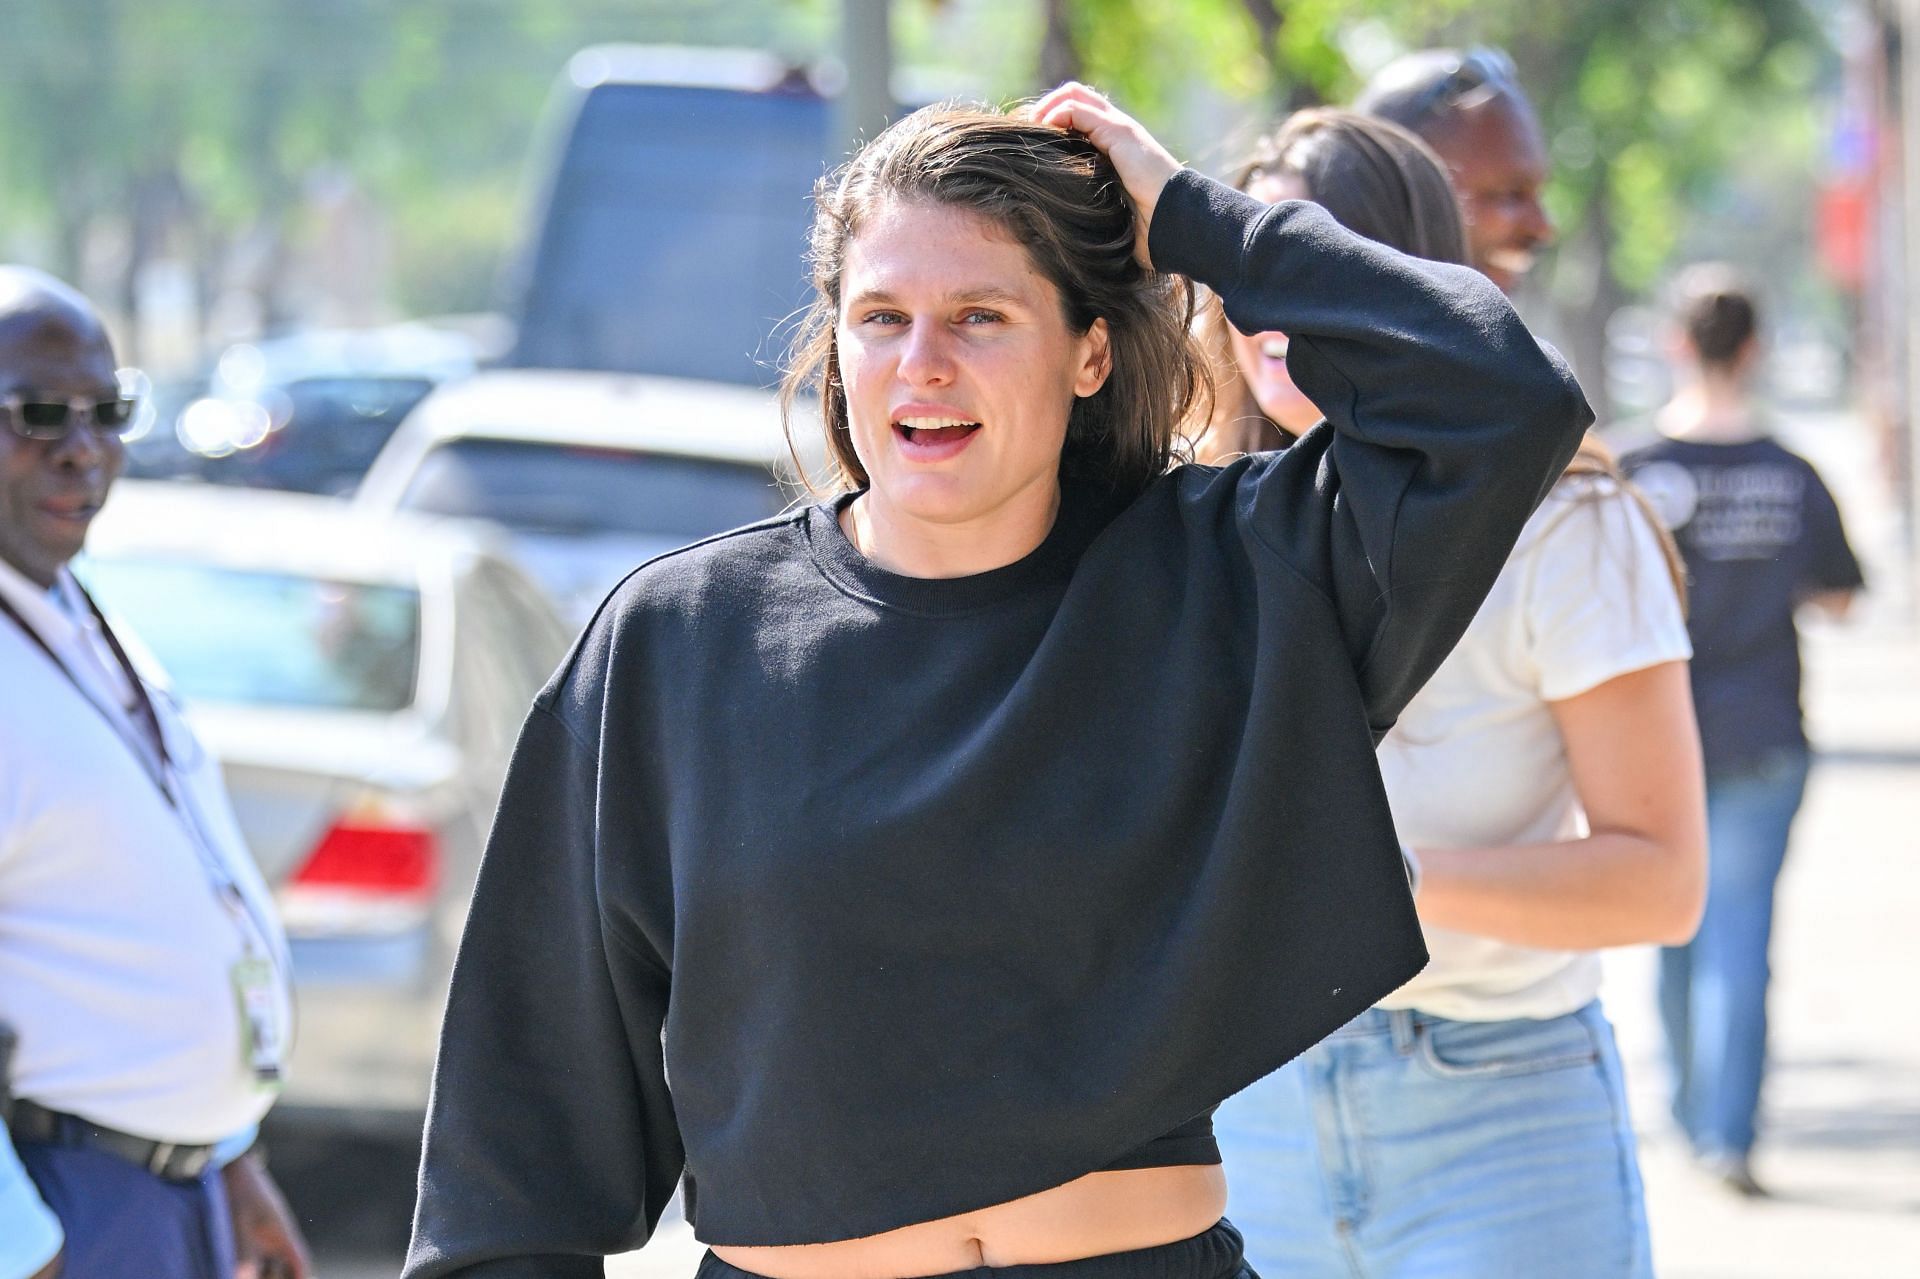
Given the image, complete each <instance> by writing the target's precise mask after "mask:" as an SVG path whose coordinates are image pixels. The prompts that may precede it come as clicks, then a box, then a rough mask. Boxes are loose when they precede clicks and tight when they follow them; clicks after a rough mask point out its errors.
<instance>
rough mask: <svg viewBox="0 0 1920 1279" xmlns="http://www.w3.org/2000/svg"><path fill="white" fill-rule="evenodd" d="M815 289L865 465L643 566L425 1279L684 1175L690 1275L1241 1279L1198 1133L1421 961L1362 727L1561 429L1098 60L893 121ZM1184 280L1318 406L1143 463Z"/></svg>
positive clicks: (584, 644)
mask: <svg viewBox="0 0 1920 1279" xmlns="http://www.w3.org/2000/svg"><path fill="white" fill-rule="evenodd" d="M1136 228H1143V229H1144V232H1145V233H1144V234H1140V233H1138V232H1137V230H1136ZM1149 250H1150V253H1149ZM1149 258H1150V261H1151V264H1152V266H1151V269H1149V268H1148V266H1147V265H1146V264H1147V263H1148V261H1149ZM814 273H815V282H816V285H817V286H818V288H819V301H818V302H817V304H816V307H815V310H814V313H813V315H812V317H811V323H810V326H809V328H808V330H807V332H806V334H804V335H803V339H804V340H803V349H802V353H801V360H800V365H799V373H798V375H797V376H799V377H801V378H803V379H804V378H806V377H808V376H811V377H812V378H813V379H814V382H815V385H817V386H818V388H819V389H820V392H821V405H822V411H823V415H824V417H825V421H826V428H827V430H828V444H829V451H830V454H831V456H832V457H833V459H834V462H835V464H836V467H837V469H838V471H839V473H840V479H841V480H842V482H843V483H842V488H843V491H842V492H840V493H839V495H838V496H836V497H834V498H832V499H831V500H829V501H826V502H823V503H821V504H819V505H815V506H811V507H807V508H805V509H801V510H796V511H794V512H793V513H791V514H789V515H786V516H783V517H780V518H777V519H774V520H770V521H767V522H764V523H762V524H758V525H755V526H753V527H750V528H746V529H741V530H738V531H736V532H733V533H728V534H725V535H722V536H720V537H717V538H713V539H710V540H708V541H706V542H703V543H700V544H698V545H696V546H692V547H689V548H687V549H685V550H682V551H678V552H675V553H673V554H670V555H666V556H663V557H661V558H659V559H657V560H654V561H652V562H651V563H649V564H646V565H644V566H642V567H641V568H640V569H638V570H637V571H636V572H635V573H634V574H633V575H632V576H630V577H629V578H628V579H627V580H626V582H625V583H623V584H622V585H621V586H620V587H619V588H618V589H617V590H616V591H615V592H614V594H613V595H612V597H611V598H610V599H609V600H608V601H607V603H606V604H605V605H604V606H603V607H602V609H601V610H600V612H599V614H598V616H596V618H595V619H594V621H593V622H592V623H591V625H589V627H588V628H587V631H586V634H585V635H584V636H583V637H582V639H581V641H580V643H579V646H578V647H577V648H576V650H575V651H574V653H573V655H572V656H571V658H569V660H568V661H567V663H566V664H565V666H564V667H563V668H562V669H561V671H560V672H559V673H558V674H557V675H556V676H555V678H554V680H553V682H552V683H551V684H550V685H549V686H548V687H547V689H546V690H545V691H544V692H543V693H542V694H541V695H540V697H539V699H538V700H537V702H536V703H535V706H534V709H533V712H532V714H531V716H530V717H529V719H528V721H527V725H526V728H525V730H524V733H523V734H522V737H521V740H520V744H519V747H518V750H517V751H516V753H515V756H514V761H513V766H512V769H511V771H510V774H509V777H508V781H507V785H506V790H505V793H504V794H503V796H502V798H501V803H500V811H499V815H498V818H497V820H496V823H495V827H494V831H493V837H492V840H491V843H490V845H489V847H488V851H487V856H486V860H485V863H484V865H483V867H482V870H481V874H480V880H479V886H478V889H477V891H476V894H475V898H474V902H473V908H472V914H471V917H470V919H469V921H468V925H467V932H466V937H465V940H464V941H463V943H462V946H461V952H460V958H459V963H458V965H457V967H456V970H455V976H454V984H453V992H452V997H451V1001H450V1004H449V1007H448V1010H447V1020H446V1025H445V1029H444V1037H443V1042H442V1046H441V1052H440V1060H439V1065H438V1068H437V1076H436V1080H435V1087H434V1094H433V1102H432V1109H431V1114H430V1117H429V1123H428V1129H427V1141H426V1153H425V1159H424V1163H423V1167H422V1173H421V1183H420V1195H421V1198H420V1204H419V1211H418V1218H417V1221H416V1224H415V1237H414V1243H413V1250H412V1254H411V1257H410V1259H409V1265H408V1270H407V1275H408V1276H409V1277H410V1279H427V1277H429V1276H446V1275H462V1276H490V1277H492V1276H529V1277H531V1276H572V1275H590V1274H598V1273H600V1262H599V1258H600V1257H602V1256H604V1255H606V1254H610V1253H615V1252H620V1251H624V1250H627V1249H631V1248H635V1247H638V1246H639V1245H640V1244H641V1243H642V1242H643V1241H644V1240H645V1239H646V1238H647V1236H648V1235H649V1233H650V1232H651V1230H652V1228H653V1225H654V1223H655V1222H656V1221H657V1219H658V1218H659V1215H660V1213H661V1211H662V1210H663V1209H664V1208H665V1206H666V1204H667V1201H668V1200H669V1198H670V1197H671V1196H672V1194H673V1191H674V1187H675V1185H676V1183H677V1182H678V1181H679V1180H680V1178H681V1176H682V1174H683V1172H684V1173H685V1175H686V1177H687V1180H688V1182H689V1184H690V1188H691V1189H692V1190H693V1191H695V1192H697V1193H693V1194H690V1195H689V1198H690V1200H691V1201H692V1205H693V1210H692V1214H691V1215H692V1218H693V1223H694V1227H695V1231H696V1233H697V1234H698V1236H699V1238H700V1239H702V1240H703V1241H705V1242H706V1243H708V1244H709V1245H710V1246H712V1247H713V1248H714V1250H715V1252H714V1253H710V1254H709V1255H708V1258H707V1261H706V1263H705V1264H704V1265H703V1268H702V1274H703V1275H706V1276H739V1275H741V1274H743V1273H745V1274H764V1275H772V1276H776V1279H828V1277H829V1276H831V1277H833V1279H902V1277H903V1276H909V1275H929V1274H940V1273H976V1272H978V1271H981V1270H982V1268H984V1270H985V1272H987V1273H991V1272H992V1271H993V1270H994V1269H995V1268H998V1267H1001V1266H1015V1267H1017V1268H1018V1273H1019V1274H1021V1275H1023V1276H1030V1275H1037V1276H1052V1275H1056V1274H1057V1275H1060V1276H1066V1275H1072V1276H1075V1277H1076V1279H1113V1277H1120V1276H1128V1277H1131V1276H1146V1275H1156V1276H1167V1277H1168V1279H1175V1277H1179V1276H1192V1277H1193V1279H1202V1277H1206V1279H1215V1277H1225V1276H1234V1275H1243V1274H1247V1273H1250V1272H1247V1271H1246V1270H1245V1269H1244V1266H1243V1264H1242V1262H1241V1260H1240V1256H1239V1250H1238V1246H1237V1236H1235V1235H1234V1233H1233V1231H1232V1228H1231V1227H1230V1226H1228V1225H1227V1224H1226V1223H1224V1222H1219V1221H1218V1216H1219V1212H1220V1210H1221V1205H1222V1204H1223V1203H1224V1184H1223V1183H1221V1182H1220V1181H1219V1170H1218V1167H1217V1164H1218V1155H1217V1153H1215V1151H1214V1149H1213V1146H1212V1141H1211V1129H1210V1124H1209V1119H1208V1117H1209V1115H1210V1113H1211V1110H1212V1108H1213V1107H1214V1106H1216V1105H1217V1104H1218V1103H1219V1102H1220V1101H1221V1099H1223V1098H1224V1097H1226V1096H1227V1095H1228V1094H1230V1093H1232V1092H1234V1091H1235V1090H1237V1089H1239V1088H1241V1087H1243V1086H1244V1085H1246V1084H1248V1083H1250V1082H1251V1081H1253V1080H1254V1079H1256V1078H1258V1077H1260V1076H1261V1075H1263V1074H1265V1073H1266V1072H1268V1071H1271V1070H1273V1069H1274V1068H1276V1067H1277V1066H1279V1065H1280V1064H1282V1063H1283V1062H1285V1061H1286V1060H1288V1059H1289V1058H1290V1057H1292V1056H1294V1055H1295V1054H1296V1053H1298V1052H1300V1051H1301V1050H1302V1049H1304V1048H1306V1047H1307V1046H1309V1045H1311V1044H1312V1043H1314V1042H1315V1041H1316V1040H1318V1039H1320V1038H1321V1037H1322V1036H1324V1035H1326V1034H1327V1033H1329V1032H1330V1031H1332V1030H1333V1029H1335V1028H1336V1027H1338V1026H1340V1025H1341V1024H1343V1023H1344V1022H1346V1021H1347V1020H1349V1019H1350V1018H1352V1017H1353V1016H1355V1015H1356V1014H1358V1013H1359V1012H1361V1011H1362V1010H1364V1009H1366V1008H1368V1007H1369V1006H1370V1005H1372V1004H1373V1002H1374V1001H1375V1000H1377V999H1379V998H1380V997H1381V996H1383V995H1385V994H1387V993H1388V992H1390V991H1392V990H1394V989H1395V988H1396V987H1398V986H1400V985H1401V984H1402V983H1403V982H1405V981H1406V980H1407V979H1408V978H1409V977H1410V976H1412V975H1413V973H1414V972H1415V971H1416V970H1418V969H1419V967H1420V966H1421V964H1422V963H1423V962H1424V960H1425V952H1424V950H1423V948H1422V945H1421V940H1420V932H1419V928H1418V926H1417V924H1416V922H1415V917H1414V913H1413V908H1412V903H1411V900H1410V898H1409V895H1408V891H1407V884H1406V880H1405V877H1404V872H1403V868H1402V865H1401V860H1400V853H1399V849H1398V845H1397V842H1396V840H1395V837H1394V832H1393V827H1392V823H1391V820H1390V818H1389V815H1388V811H1387V805H1386V801H1385V798H1384V796H1383V794H1382V791H1381V785H1380V779H1379V775H1378V772H1377V770H1376V767H1375V764H1374V760H1373V746H1374V743H1375V742H1376V741H1377V740H1378V739H1379V737H1380V735H1381V734H1382V733H1384V732H1385V731H1386V729H1387V728H1388V727H1389V726H1390V725H1391V724H1392V723H1393V721H1394V717H1395V716H1396V714H1397V713H1398V712H1399V710H1400V708H1401V707H1402V706H1403V705H1404V704H1405V703H1406V701H1407V700H1408V698H1409V697H1411V696H1412V694H1413V692H1414V691H1415V690H1416V689H1418V688H1419V687H1420V684H1421V682H1422V681H1423V680H1424V679H1425V678H1426V677H1427V676H1428V675H1429V674H1430V673H1431V672H1432V671H1433V669H1434V667H1435V666H1436V665H1437V664H1438V663H1439V662H1440V660H1441V659H1442V658H1443V657H1444V656H1445V655H1446V653H1447V651H1448V649H1449V648H1450V646H1451V645H1452V644H1453V643H1454V641H1455V639H1456V638H1457V637H1458V636H1459V634H1460V633H1461V631H1462V630H1463V629H1464V628H1465V627H1466V625H1467V623H1468V621H1469V620H1470V619H1471V618H1472V617H1473V614H1474V612H1475V609H1476V608H1477V607H1478V605H1479V603H1480V600H1481V598H1482V596H1483V594H1484V593H1485V592H1486V590H1487V588H1488V587H1489V585H1490V584H1491V583H1492V581H1493V580H1494V577H1495V575H1496V574H1497V573H1498V572H1499V569H1500V566H1501V564H1502V562H1503V561H1504V560H1505V558H1506V555H1507V552H1508V550H1509V548H1510V546H1511V544H1512V542H1513V539H1514V538H1515V536H1516V535H1517V534H1518V532H1519V530H1520V528H1521V526H1522V525H1523V523H1524V522H1525V521H1526V519H1527V517H1528V515H1529V514H1530V513H1531V511H1532V510H1533V508H1534V506H1535V504H1536V503H1537V502H1538V501H1539V500H1540V498H1541V496H1542V495H1543V494H1544V493H1545V492H1546V490H1547V488H1548V487H1549V486H1550V485H1551V483H1552V482H1553V480H1554V479H1555V478H1556V477H1557V476H1558V475H1559V474H1560V471H1561V469H1562V468H1563V467H1564V466H1565V464H1566V462H1567V459H1568V458H1569V456H1570V455H1571V454H1572V452H1573V449H1574V447H1575V445H1576V444H1577V442H1578V440H1579V438H1580V435H1581V432H1582V430H1583V429H1584V428H1585V426H1586V425H1587V422H1588V421H1589V418H1590V414H1589V412H1588V410H1587V407H1586V404H1585V402H1584V400H1583V399H1582V398H1581V395H1580V392H1579V389H1578V387H1577V386H1576V385H1575V383H1574V381H1573V379H1572V377H1571V376H1570V375H1569V374H1568V372H1567V371H1566V368H1565V366H1564V365H1563V364H1562V363H1561V362H1560V360H1559V359H1558V357H1556V356H1555V355H1553V354H1552V353H1551V352H1550V351H1548V350H1546V349H1545V348H1543V347H1542V346H1541V345H1540V344H1539V343H1538V342H1536V341H1535V340H1534V338H1533V337H1532V336H1531V335H1529V333H1528V332H1527V330H1526V329H1525V327H1524V326H1523V325H1522V324H1521V322H1520V321H1519V319H1518V318H1517V317H1516V316H1515V315H1514V313H1513V311H1512V309H1511V308H1510V307H1509V306H1508V304H1507V303H1506V301H1505V299H1504V298H1502V297H1501V295H1500V294H1499V292H1498V291H1497V290H1495V289H1494V288H1493V287H1492V286H1491V285H1490V284H1488V283H1487V282H1486V281H1485V280H1484V279H1483V278H1482V277H1481V276H1479V275H1478V274H1476V273H1475V272H1472V271H1470V270H1467V269H1464V268H1459V267H1451V266H1441V265H1436V264H1433V263H1427V262H1420V261H1417V260H1414V259H1412V258H1408V257H1405V256H1402V255H1400V254H1398V253H1395V252H1393V251H1391V250H1389V249H1386V248H1383V247H1381V246H1379V245H1377V244H1374V243H1371V242H1369V241H1366V240H1363V239H1361V238H1360V237H1358V236H1355V235H1353V234H1350V233H1348V232H1346V231H1344V230H1343V229H1341V228H1340V227H1339V226H1337V225H1336V224H1335V223H1334V222H1333V221H1332V220H1331V219H1329V218H1328V217H1326V216H1325V215H1324V214H1323V213H1322V212H1321V211H1320V210H1319V209H1318V208H1317V207H1315V206H1313V205H1309V204H1304V203H1297V202H1295V203H1282V204H1278V205H1273V206H1268V205H1266V204H1263V203H1261V202H1258V201H1255V200H1251V199H1249V198H1248V197H1246V196H1244V195H1242V194H1240V193H1238V192H1235V191H1233V190H1231V189H1229V188H1226V187H1223V186H1221V185H1218V184H1216V183H1213V182H1211V181H1208V180H1207V179H1205V178H1202V177H1199V176H1198V175H1196V174H1194V173H1192V172H1190V171H1188V170H1184V169H1179V168H1178V166H1177V165H1176V164H1175V162H1174V161H1173V160H1172V159H1171V157H1169V156H1168V155H1167V154H1166V152H1165V151H1164V150H1163V149H1161V148H1160V147H1159V146H1158V144H1157V143H1155V142H1154V141H1153V139H1152V138H1151V137H1149V136H1148V135H1147V134H1146V133H1145V132H1144V131H1143V130H1142V129H1141V128H1140V126H1139V125H1138V124H1136V123H1135V122H1134V121H1132V120H1131V119H1129V118H1128V117H1126V116H1125V115H1123V114H1122V113H1120V112H1119V111H1117V110H1116V109H1115V108H1113V107H1112V106H1111V104H1109V103H1107V102H1106V101H1105V100H1104V99H1102V98H1100V97H1099V96H1098V95H1097V94H1094V93H1092V92H1091V91H1090V90H1087V89H1084V88H1082V87H1079V86H1066V87H1063V88H1062V89H1059V90H1056V91H1055V92H1054V93H1053V94H1051V95H1049V96H1048V97H1047V98H1045V99H1043V100H1042V101H1041V102H1040V103H1039V104H1038V105H1037V106H1036V107H1034V108H1033V109H1032V111H1031V112H1030V113H1028V114H1027V115H1026V116H1025V117H1022V118H1015V117H1008V116H1001V115H996V114H992V113H986V112H970V111H962V110H956V109H952V108H930V109H928V110H927V111H923V112H920V113H917V114H916V115H914V116H912V117H909V118H908V119H907V120H905V121H902V122H901V123H899V124H896V125H895V126H893V127H892V128H891V129H889V130H888V131H887V132H886V133H885V134H883V135H881V136H880V137H879V138H878V139H876V140H875V141H874V142H873V143H871V144H870V145H869V146H868V147H867V148H866V149H865V150H863V151H862V153H861V154H860V155H859V156H857V157H856V158H855V159H854V161H853V162H852V163H851V164H850V165H849V166H848V168H847V169H846V170H843V171H842V173H841V174H839V175H837V177H836V178H835V179H832V180H830V181H829V182H827V183H824V184H823V186H822V189H821V192H820V195H819V198H818V211H817V220H816V226H815V234H814ZM1179 276H1184V277H1188V278H1190V279H1192V280H1195V281H1199V282H1201V283H1204V284H1206V285H1208V286H1210V287H1211V288H1213V289H1214V290H1215V291H1216V292H1217V293H1218V294H1219V295H1220V297H1221V298H1222V300H1223V302H1224V304H1225V308H1226V312H1227V315H1228V316H1229V318H1231V319H1232V320H1233V321H1234V323H1235V324H1236V325H1237V326H1238V327H1239V328H1240V329H1242V330H1243V331H1247V332H1259V331H1269V330H1279V331H1283V332H1285V333H1287V334H1288V335H1289V336H1290V338H1291V342H1292V344H1291V348H1290V351H1289V356H1288V359H1289V363H1290V366H1291V368H1292V371H1293V376H1294V378H1295V380H1296V381H1297V382H1298V383H1299V385H1300V386H1301V387H1302V389H1303V390H1305V391H1306V392H1307V394H1309V395H1310V396H1311V397H1312V399H1313V400H1314V402H1315V403H1317V404H1320V405H1322V406H1323V407H1325V408H1326V410H1327V415H1328V418H1329V420H1330V421H1331V423H1332V426H1333V429H1332V430H1330V431H1325V430H1323V431H1316V432H1313V433H1311V434H1309V435H1308V436H1307V437H1306V438H1305V439H1303V440H1302V441H1301V442H1300V443H1299V444H1297V445H1295V446H1294V447H1293V448H1292V449H1290V450H1288V451H1287V452H1285V453H1277V454H1257V455H1254V456H1251V457H1247V458H1243V459H1241V460H1239V461H1237V462H1235V463H1234V464H1232V465H1230V466H1226V467H1224V468H1215V467H1203V466H1194V465H1186V466H1174V467H1172V468H1171V469H1168V466H1167V461H1168V458H1169V452H1170V449H1171V445H1172V440H1173V432H1174V427H1175V425H1176V422H1177V420H1178V417H1179V415H1180V413H1181V412H1182V411H1183V409H1184V408H1185V407H1186V406H1187V405H1188V401H1189V398H1190V396H1191V394H1192V390H1193V387H1192V382H1193V379H1194V376H1195V374H1194V365H1193V364H1192V363H1191V362H1190V361H1191V357H1190V356H1189V355H1188V354H1187V352H1188V350H1189V349H1190V348H1189V347H1188V346H1187V339H1186V334H1185V323H1184V320H1185V317H1184V314H1183V311H1182V308H1181V306H1180V305H1179V302H1180V299H1181V298H1183V297H1184V296H1185V289H1184V281H1181V280H1179V279H1177V278H1176V277H1179ZM1198 654H1205V657H1206V660H1204V661H1201V660H1195V656H1196V655H1198ZM1216 1223H1217V1224H1216Z"/></svg>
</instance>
